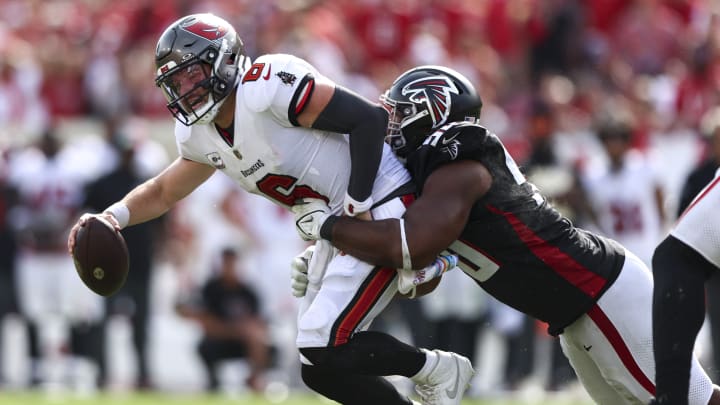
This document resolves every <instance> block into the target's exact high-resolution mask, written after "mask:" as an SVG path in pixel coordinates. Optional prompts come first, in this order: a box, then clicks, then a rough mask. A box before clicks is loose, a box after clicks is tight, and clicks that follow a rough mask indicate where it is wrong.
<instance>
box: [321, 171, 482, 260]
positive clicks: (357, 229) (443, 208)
mask: <svg viewBox="0 0 720 405" xmlns="http://www.w3.org/2000/svg"><path fill="white" fill-rule="evenodd" d="M491 185H492V176H491V175H490V172H489V171H488V170H487V168H485V166H484V165H483V164H481V163H479V162H476V161H470V160H463V161H459V162H453V163H449V164H446V165H444V166H442V167H440V168H438V169H436V170H435V171H434V172H433V173H432V174H431V175H430V177H428V179H427V181H426V182H425V185H424V187H423V193H422V195H421V196H420V197H419V198H418V199H417V200H416V201H415V202H414V203H413V204H412V205H411V206H410V207H409V208H408V210H407V211H406V212H405V215H404V217H403V218H404V221H405V234H406V239H407V243H408V247H409V251H410V255H411V260H412V267H413V268H415V269H419V268H423V267H425V266H427V265H429V264H430V263H432V261H433V260H435V258H436V257H437V255H438V254H439V253H440V252H442V251H443V250H444V249H445V248H447V247H448V246H449V245H450V244H451V243H452V242H453V241H455V240H456V239H458V237H459V236H460V233H461V232H462V230H463V228H464V227H465V224H466V222H467V219H468V216H469V214H470V210H471V208H472V206H473V204H475V202H477V201H478V200H479V199H480V198H482V196H484V195H485V193H487V191H488V190H489V189H490V186H491ZM329 224H330V226H331V227H332V229H329V230H327V233H328V234H329V235H330V236H331V240H332V243H333V245H335V246H336V247H337V248H339V249H341V250H342V251H344V252H346V253H348V254H350V255H352V256H355V257H357V258H359V259H361V260H364V261H367V262H369V263H375V264H378V265H382V266H388V267H394V268H402V267H403V259H402V247H401V241H400V221H398V220H397V219H386V220H381V221H360V220H356V219H353V218H348V217H336V218H335V220H334V221H330V222H329ZM323 232H324V233H325V230H323Z"/></svg>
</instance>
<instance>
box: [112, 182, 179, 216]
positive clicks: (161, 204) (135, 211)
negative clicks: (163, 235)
mask: <svg viewBox="0 0 720 405" xmlns="http://www.w3.org/2000/svg"><path fill="white" fill-rule="evenodd" d="M176 202H177V200H175V198H173V197H171V196H169V195H167V193H164V192H163V190H162V187H161V186H160V184H159V182H158V181H157V180H156V179H150V180H148V181H146V182H145V183H143V184H141V185H139V186H138V187H136V188H135V189H134V190H132V191H131V192H130V193H128V195H127V196H125V198H123V200H122V203H123V204H125V205H126V206H127V208H128V211H129V212H130V219H129V222H128V225H135V224H140V223H143V222H146V221H150V220H152V219H155V218H157V217H159V216H161V215H163V214H164V213H166V212H167V211H168V210H169V209H170V208H171V207H172V206H173V205H174V204H175V203H176Z"/></svg>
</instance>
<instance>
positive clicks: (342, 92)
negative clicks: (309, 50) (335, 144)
mask: <svg viewBox="0 0 720 405" xmlns="http://www.w3.org/2000/svg"><path fill="white" fill-rule="evenodd" d="M387 119H388V115H387V112H386V111H385V110H384V109H383V108H382V107H380V106H379V105H377V104H373V103H371V102H370V101H368V100H367V99H365V98H363V97H362V96H359V95H357V94H355V93H353V92H351V91H350V90H347V89H345V88H343V87H340V86H337V87H336V88H335V93H334V94H333V96H332V98H331V99H330V101H329V102H328V105H327V106H326V107H325V109H324V110H323V111H322V112H321V113H320V115H319V116H318V118H317V119H316V120H315V122H314V123H313V125H312V127H313V128H315V129H319V130H322V131H331V132H338V133H347V134H350V164H351V171H350V184H349V185H348V194H350V197H352V198H354V199H355V200H357V201H364V200H366V199H367V198H368V197H370V194H371V192H372V187H373V183H374V181H375V175H376V174H377V170H378V167H379V166H380V159H381V158H382V148H383V140H384V138H385V130H386V128H387Z"/></svg>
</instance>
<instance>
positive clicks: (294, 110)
mask: <svg viewBox="0 0 720 405" xmlns="http://www.w3.org/2000/svg"><path fill="white" fill-rule="evenodd" d="M314 90H315V78H314V77H313V76H312V75H311V74H308V75H305V77H303V79H302V80H301V81H300V85H299V86H298V91H296V92H295V94H294V95H293V98H292V100H291V101H290V106H289V108H288V119H289V120H290V123H291V124H293V125H294V126H296V127H299V126H300V123H299V122H298V120H297V117H298V115H300V114H301V113H302V112H303V111H304V110H305V107H307V102H308V100H310V96H311V95H312V93H313V91H314Z"/></svg>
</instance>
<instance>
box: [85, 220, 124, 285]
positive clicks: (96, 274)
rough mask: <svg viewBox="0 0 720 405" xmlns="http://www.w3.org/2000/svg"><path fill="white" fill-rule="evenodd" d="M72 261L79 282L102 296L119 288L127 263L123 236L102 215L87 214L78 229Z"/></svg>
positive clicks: (122, 282) (122, 281)
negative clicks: (89, 215) (85, 219)
mask: <svg viewBox="0 0 720 405" xmlns="http://www.w3.org/2000/svg"><path fill="white" fill-rule="evenodd" d="M73 260H74V261H75V269H76V270H77V273H78V275H79V276H80V279H81V280H82V281H83V283H85V285H86V286H88V288H90V289H91V290H92V291H93V292H95V293H97V294H99V295H102V296H105V297H107V296H109V295H112V294H113V293H115V292H116V291H117V290H118V289H120V287H122V285H123V284H124V283H125V278H126V277H127V274H128V269H129V264H130V257H129V255H128V250H127V245H126V244H125V239H124V238H123V236H122V235H121V234H120V232H118V231H116V230H115V228H114V227H113V226H112V224H110V222H108V221H107V220H106V219H104V218H102V217H90V218H88V219H87V221H86V222H85V224H83V226H81V227H80V229H78V231H77V234H76V236H75V247H74V249H73Z"/></svg>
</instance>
